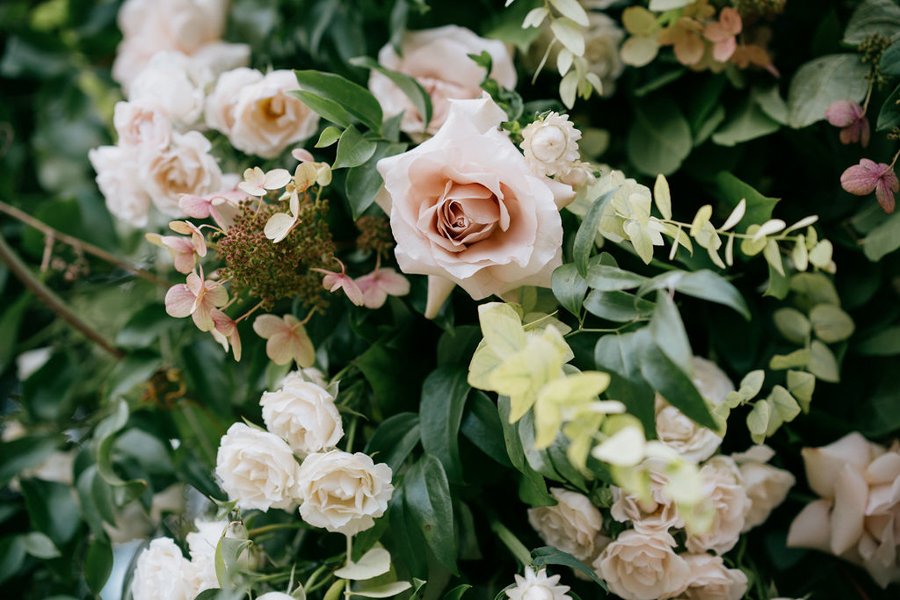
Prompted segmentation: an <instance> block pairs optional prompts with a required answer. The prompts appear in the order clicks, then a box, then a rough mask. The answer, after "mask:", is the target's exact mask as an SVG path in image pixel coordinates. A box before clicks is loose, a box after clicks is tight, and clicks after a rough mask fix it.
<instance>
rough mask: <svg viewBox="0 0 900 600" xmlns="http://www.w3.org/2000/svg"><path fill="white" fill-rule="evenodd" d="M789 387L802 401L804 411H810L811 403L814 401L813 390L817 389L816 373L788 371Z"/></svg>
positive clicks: (798, 400) (795, 396) (801, 405)
mask: <svg viewBox="0 0 900 600" xmlns="http://www.w3.org/2000/svg"><path fill="white" fill-rule="evenodd" d="M787 387H788V391H789V392H790V393H791V394H793V396H794V398H796V399H797V402H799V403H800V407H801V408H802V409H803V412H809V404H810V402H812V397H813V392H814V391H815V389H816V377H815V375H813V374H812V373H807V372H806V371H788V372H787Z"/></svg>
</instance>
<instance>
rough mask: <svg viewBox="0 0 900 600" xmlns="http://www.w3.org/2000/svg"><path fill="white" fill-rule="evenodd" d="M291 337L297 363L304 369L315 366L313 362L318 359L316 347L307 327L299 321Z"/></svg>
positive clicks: (292, 349)
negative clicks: (307, 332) (307, 331)
mask: <svg viewBox="0 0 900 600" xmlns="http://www.w3.org/2000/svg"><path fill="white" fill-rule="evenodd" d="M291 337H292V340H291V351H292V354H293V357H294V360H295V361H296V362H297V365H298V366H300V367H302V368H304V369H306V368H308V367H311V366H313V363H314V362H315V361H316V349H315V347H314V346H313V343H312V340H311V339H309V336H308V335H307V334H306V329H304V328H303V325H300V324H299V323H298V324H297V325H296V326H295V327H294V332H293V335H292V336H291Z"/></svg>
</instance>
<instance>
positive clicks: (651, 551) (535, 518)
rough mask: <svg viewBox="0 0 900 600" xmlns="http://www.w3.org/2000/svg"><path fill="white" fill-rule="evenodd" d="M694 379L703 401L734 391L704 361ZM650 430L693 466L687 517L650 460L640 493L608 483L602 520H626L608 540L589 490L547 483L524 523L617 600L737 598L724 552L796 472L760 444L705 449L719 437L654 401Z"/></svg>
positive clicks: (734, 575)
mask: <svg viewBox="0 0 900 600" xmlns="http://www.w3.org/2000/svg"><path fill="white" fill-rule="evenodd" d="M694 383H695V385H696V386H697V388H698V390H699V391H700V393H701V395H702V396H703V397H704V398H705V399H706V401H707V402H708V403H709V404H711V405H715V404H717V403H719V402H722V401H724V398H725V396H726V395H727V394H728V392H729V391H731V390H732V389H733V387H732V385H731V382H730V381H729V380H728V378H727V376H726V375H725V374H724V373H723V372H722V371H721V370H720V369H719V368H718V367H717V366H716V365H715V364H713V363H711V362H709V361H706V360H703V359H695V361H694ZM660 406H664V408H662V409H660V408H659V407H660ZM657 433H658V435H659V439H660V441H661V442H662V443H664V444H666V445H667V446H669V447H670V448H672V449H673V450H675V451H677V452H678V453H680V454H681V456H682V457H683V458H684V459H685V460H687V461H689V462H692V463H699V466H700V470H699V478H700V481H699V485H700V486H701V488H702V490H701V494H700V495H701V497H702V498H703V500H702V501H701V502H700V503H699V504H697V505H695V506H694V507H693V508H691V509H690V513H691V514H685V513H684V510H685V508H684V507H683V506H679V505H678V504H677V503H676V502H674V501H673V500H672V498H671V497H670V495H669V494H667V493H665V487H666V484H667V483H668V477H667V475H666V474H665V472H664V470H663V469H657V468H654V465H653V464H652V459H651V464H650V465H648V468H649V471H650V478H649V490H648V493H646V494H643V495H636V494H633V493H629V492H628V491H626V490H623V489H620V488H617V487H612V488H611V491H612V505H611V506H610V509H609V518H611V519H612V520H614V521H618V522H620V523H624V524H626V525H630V527H631V528H630V529H626V530H625V531H623V532H622V533H620V534H619V535H618V536H616V538H615V539H614V540H610V538H609V537H607V535H606V532H608V531H609V529H608V528H607V529H604V527H603V524H604V517H603V514H602V513H601V511H600V510H599V509H598V508H597V507H596V506H594V505H593V504H592V502H591V500H590V499H589V498H588V497H587V496H585V495H583V494H580V493H578V492H574V491H570V490H564V489H560V488H555V489H553V490H551V493H552V495H553V497H554V498H555V499H556V500H557V504H556V505H554V506H547V507H540V508H534V509H531V510H529V515H528V516H529V521H530V522H531V525H532V527H534V528H535V530H536V531H537V532H538V534H539V535H540V536H541V538H542V539H543V540H544V542H546V543H547V544H549V545H552V546H555V547H556V548H559V549H560V550H563V551H565V552H568V553H569V554H571V555H573V556H574V557H575V558H577V559H579V560H581V561H582V562H585V563H586V564H590V565H592V566H593V568H594V570H595V571H596V573H597V575H598V576H599V577H600V578H601V579H603V580H604V581H605V582H606V583H607V584H608V585H609V588H610V590H611V591H612V592H614V593H615V594H617V595H618V596H621V597H622V598H624V599H625V600H652V599H656V598H729V599H734V600H737V599H739V598H742V597H743V595H744V593H745V592H746V590H747V584H748V582H747V576H746V575H745V574H744V573H743V572H742V571H741V570H739V569H729V568H727V567H726V566H725V563H724V561H723V559H722V555H723V554H725V553H726V552H728V551H729V550H731V549H732V548H733V547H734V546H735V545H736V544H737V542H738V540H739V538H740V535H741V533H743V532H746V531H747V530H749V529H751V528H752V527H755V526H757V525H760V524H761V523H763V522H764V521H765V520H766V519H767V518H768V516H769V514H770V513H771V511H772V510H773V509H774V508H775V507H776V506H778V505H779V504H781V502H783V501H784V499H785V497H786V496H787V493H788V490H789V489H790V488H791V486H793V484H794V477H793V476H792V475H791V474H790V473H789V472H788V471H785V470H782V469H778V468H776V467H773V466H771V465H768V464H766V463H768V461H769V460H770V459H771V458H772V456H773V454H774V453H773V452H772V450H771V449H769V448H768V447H766V446H755V447H753V448H751V449H750V450H749V451H747V452H744V453H740V454H734V455H731V456H725V455H716V456H713V454H715V452H716V451H717V449H718V447H719V444H720V443H721V437H720V436H719V435H718V434H716V433H715V432H711V431H709V430H707V429H704V428H702V427H699V426H697V425H696V424H694V423H693V422H692V421H689V420H688V419H687V417H685V416H684V415H683V414H681V413H680V412H679V411H678V410H677V409H675V408H674V407H672V406H670V405H668V404H666V403H665V402H664V401H663V400H661V399H659V400H658V410H657ZM704 461H705V462H704ZM679 530H686V534H687V535H686V538H685V550H686V551H685V552H682V553H679V552H678V551H677V544H676V541H675V537H674V536H673V533H675V532H677V531H679Z"/></svg>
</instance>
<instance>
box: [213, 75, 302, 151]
mask: <svg viewBox="0 0 900 600" xmlns="http://www.w3.org/2000/svg"><path fill="white" fill-rule="evenodd" d="M242 77H243V76H242ZM248 80H249V77H248ZM298 89H300V85H299V84H298V83H297V77H296V76H295V75H294V73H293V72H292V71H272V72H271V73H269V74H267V75H265V76H264V77H262V78H261V79H260V80H258V81H256V82H255V83H248V84H247V85H244V86H243V87H242V88H241V90H240V93H239V94H238V96H237V101H236V102H235V104H234V107H233V108H232V111H231V117H232V119H233V122H232V125H231V127H230V129H229V131H227V132H226V133H227V135H228V139H229V141H231V144H232V145H233V146H234V147H235V148H237V149H238V150H240V151H242V152H245V153H247V154H255V155H257V156H261V157H263V158H274V157H276V156H278V155H279V154H280V153H281V152H282V151H283V150H284V149H285V148H287V147H288V146H291V145H292V144H295V143H298V142H302V141H304V140H306V139H307V138H309V137H310V136H312V135H313V134H314V133H315V132H316V128H317V127H318V126H319V116H318V115H317V114H316V113H314V112H313V111H311V110H310V109H309V107H308V106H306V105H305V104H303V102H301V101H300V99H299V98H296V97H295V96H293V95H291V93H290V92H291V91H293V90H298ZM226 124H227V121H226Z"/></svg>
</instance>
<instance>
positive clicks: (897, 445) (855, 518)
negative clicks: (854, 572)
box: [787, 432, 900, 587]
mask: <svg viewBox="0 0 900 600" xmlns="http://www.w3.org/2000/svg"><path fill="white" fill-rule="evenodd" d="M803 462H804V463H805V466H806V478H807V479H808V480H809V486H810V487H811V488H812V490H813V491H814V492H816V493H817V494H819V495H820V496H822V499H821V500H816V501H814V502H812V503H810V504H808V505H807V506H806V507H805V508H804V509H803V510H802V511H801V512H800V514H799V515H797V517H796V518H795V519H794V522H793V523H791V528H790V530H789V531H788V540H787V544H788V546H790V547H795V548H797V547H800V548H814V549H816V550H821V551H823V552H828V553H829V554H834V555H835V556H840V557H842V558H844V559H846V560H849V561H850V562H853V563H856V564H858V565H860V566H862V567H863V568H865V569H866V570H867V571H868V572H869V574H870V575H871V576H872V578H873V579H874V580H875V581H876V582H877V583H878V584H879V585H880V586H882V587H887V586H888V584H890V583H892V582H900V561H898V553H897V550H898V543H900V442H897V441H895V442H894V445H893V446H892V447H891V448H890V449H886V448H884V447H883V446H880V445H878V444H873V443H871V442H869V441H868V440H866V438H864V437H863V436H862V435H860V434H859V433H857V432H853V433H850V434H848V435H846V436H844V437H842V438H841V439H839V440H838V441H836V442H833V443H831V444H829V445H827V446H823V447H821V448H804V449H803Z"/></svg>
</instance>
